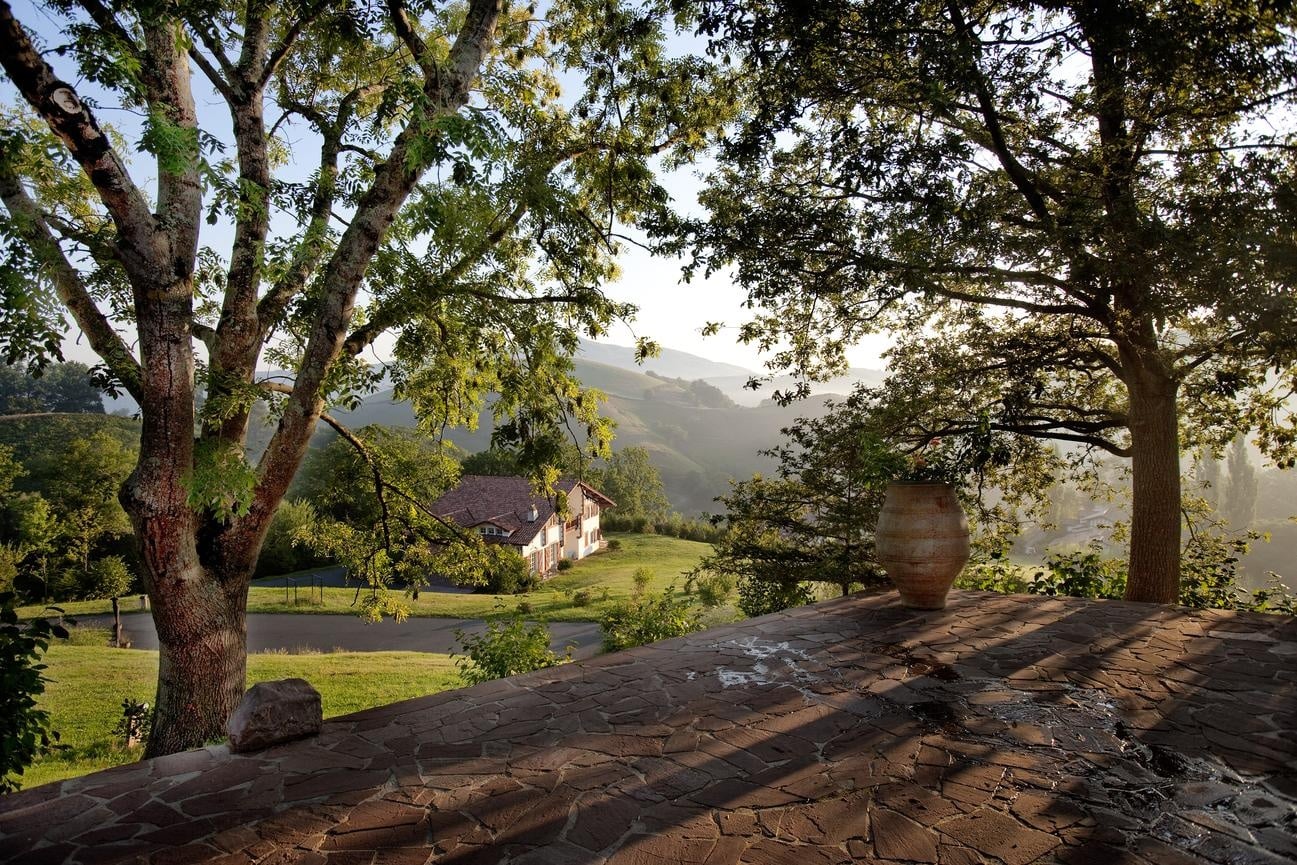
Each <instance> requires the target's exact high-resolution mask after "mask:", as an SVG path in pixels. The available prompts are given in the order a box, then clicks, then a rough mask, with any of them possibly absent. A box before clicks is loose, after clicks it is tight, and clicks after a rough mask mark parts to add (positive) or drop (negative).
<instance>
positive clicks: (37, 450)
mask: <svg viewBox="0 0 1297 865" xmlns="http://www.w3.org/2000/svg"><path fill="white" fill-rule="evenodd" d="M100 430H107V431H108V433H109V434H110V435H112V436H113V437H114V438H116V439H118V440H119V441H120V442H121V443H122V444H125V445H129V446H131V447H132V448H134V447H138V446H139V442H140V422H139V421H137V420H135V419H133V418H125V417H114V416H113V415H104V414H64V413H43V414H20V415H0V445H8V446H9V447H11V448H13V449H14V458H15V459H17V460H18V462H20V463H23V464H26V463H28V462H30V461H31V460H32V459H33V458H35V457H41V456H47V455H50V454H60V453H62V452H64V451H65V450H66V449H67V446H68V442H70V441H72V440H73V439H78V438H88V437H90V436H92V435H94V434H95V433H96V432H98V431H100ZM14 487H15V488H16V489H18V490H19V491H20V492H28V491H31V490H33V489H35V486H33V485H32V483H31V482H30V481H29V480H28V479H25V478H19V479H18V480H17V481H16V482H15V483H14Z"/></svg>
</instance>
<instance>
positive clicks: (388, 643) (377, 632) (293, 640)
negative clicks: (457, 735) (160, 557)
mask: <svg viewBox="0 0 1297 865" xmlns="http://www.w3.org/2000/svg"><path fill="white" fill-rule="evenodd" d="M77 624H78V625H87V626H90V627H95V628H110V629H111V628H112V625H113V617H112V616H107V615H105V616H77ZM122 628H123V630H125V631H126V638H127V639H128V640H130V641H131V645H132V646H133V647H134V648H136V649H156V648H157V647H158V634H157V631H156V630H154V628H153V617H152V616H149V615H142V614H139V613H135V614H132V615H128V616H122ZM457 628H461V629H463V630H464V631H465V632H471V633H478V632H481V631H483V630H485V628H486V623H485V622H483V621H482V620H480V619H433V618H414V617H411V618H409V619H406V620H405V621H404V622H401V623H399V624H398V623H396V622H393V621H391V620H390V619H389V620H387V621H385V622H380V623H378V624H375V625H370V624H366V623H365V622H364V621H362V620H361V619H359V618H357V617H356V616H348V615H336V614H294V613H249V614H248V651H249V652H264V651H267V650H278V649H287V650H289V651H290V652H291V651H294V650H297V649H313V650H315V651H320V652H330V651H333V650H335V649H338V650H341V651H345V652H441V653H449V652H453V651H455V650H456V649H458V648H459V643H458V642H457V641H456V639H455V630H456V629H457ZM549 632H550V634H551V635H552V636H553V638H554V639H553V642H552V644H551V645H552V646H553V648H554V650H555V651H559V652H561V651H562V650H563V648H564V647H565V646H568V645H572V646H575V647H576V651H575V652H574V653H573V654H574V655H575V656H576V657H579V658H588V657H591V656H592V655H595V654H596V653H597V652H598V651H599V643H600V640H601V639H602V634H601V633H600V631H599V625H598V624H596V623H595V622H554V623H552V624H551V625H550V626H549Z"/></svg>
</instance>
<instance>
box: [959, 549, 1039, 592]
mask: <svg viewBox="0 0 1297 865" xmlns="http://www.w3.org/2000/svg"><path fill="white" fill-rule="evenodd" d="M1030 585H1031V580H1029V579H1027V578H1026V577H1024V576H1023V574H1022V570H1021V569H1020V568H1018V567H1017V566H1016V565H1014V564H1013V563H1011V562H1010V561H1009V560H1008V559H1006V558H1004V557H1002V556H999V555H994V556H989V557H987V558H985V559H983V560H981V561H973V562H969V563H968V566H967V567H965V568H964V570H963V573H961V574H960V575H959V578H958V579H957V580H956V581H955V588H958V589H968V590H971V591H977V592H1002V593H1004V594H1010V595H1019V594H1025V593H1027V591H1028V588H1029V586H1030Z"/></svg>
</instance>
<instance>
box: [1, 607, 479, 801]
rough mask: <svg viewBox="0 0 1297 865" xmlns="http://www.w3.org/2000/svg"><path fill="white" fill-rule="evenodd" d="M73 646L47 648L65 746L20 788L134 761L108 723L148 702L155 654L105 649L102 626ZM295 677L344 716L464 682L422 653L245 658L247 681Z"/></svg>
mask: <svg viewBox="0 0 1297 865" xmlns="http://www.w3.org/2000/svg"><path fill="white" fill-rule="evenodd" d="M72 633H73V639H72V641H71V642H72V644H71V645H69V644H66V643H58V644H54V645H51V646H50V650H49V652H48V653H47V654H46V656H45V663H46V665H47V666H48V669H47V670H46V677H47V678H48V679H49V683H48V684H47V685H46V688H45V694H44V696H43V697H42V698H41V700H40V705H41V706H42V707H43V708H45V709H46V710H48V711H49V713H50V717H51V719H52V721H53V725H54V729H56V730H58V731H59V734H60V736H61V737H62V742H63V744H65V745H68V746H70V747H69V749H68V750H67V751H63V752H61V753H57V754H54V755H52V756H50V757H47V758H46V759H44V760H41V761H39V762H37V763H36V764H35V765H33V766H31V767H30V768H28V770H27V772H26V773H25V774H24V775H23V779H22V781H23V787H24V788H26V787H34V786H36V785H38V784H47V783H49V782H51V781H59V780H62V779H64V778H72V777H75V776H77V775H84V774H86V773H87V772H95V771H98V770H100V769H107V768H109V767H110V766H116V765H119V764H121V763H128V762H131V761H132V760H138V759H139V756H140V752H139V749H138V748H136V749H132V750H129V751H128V750H125V749H124V748H122V747H121V746H120V745H119V744H118V743H117V742H116V741H115V739H116V737H115V736H114V735H113V732H112V730H113V727H114V726H115V725H116V724H117V721H118V719H119V718H120V717H121V702H122V700H123V699H124V698H126V697H132V698H134V699H136V700H141V701H145V702H150V703H151V702H152V701H153V691H154V688H155V687H156V683H157V675H158V653H157V652H144V651H138V650H135V649H109V648H106V647H105V646H104V643H106V642H107V639H108V634H107V632H106V631H103V630H98V631H96V630H93V629H74V630H73V632H72ZM290 676H298V677H300V678H303V679H306V680H307V681H308V682H310V683H311V684H312V685H314V686H315V688H316V690H318V691H319V692H320V696H321V698H322V700H323V703H324V716H325V717H326V718H328V717H332V716H334V715H345V714H347V713H348V712H356V711H359V710H361V709H367V708H369V707H371V706H381V705H384V704H386V703H393V702H396V701H398V700H405V699H409V698H411V697H419V696H422V695H424V694H431V693H435V692H437V691H444V690H446V689H448V688H458V687H461V685H462V684H463V683H462V682H461V680H460V677H459V671H458V668H456V666H455V664H454V661H452V660H451V658H450V657H449V656H448V655H434V654H427V653H423V652H339V653H336V654H320V655H315V654H304V655H287V654H284V655H280V654H260V655H249V656H248V684H249V685H252V684H255V683H256V682H263V681H266V680H269V679H284V678H288V677H290Z"/></svg>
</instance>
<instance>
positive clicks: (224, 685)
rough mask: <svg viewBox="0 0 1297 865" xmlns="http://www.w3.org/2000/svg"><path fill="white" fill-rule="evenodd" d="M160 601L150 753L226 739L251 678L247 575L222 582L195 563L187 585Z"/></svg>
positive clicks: (156, 619)
mask: <svg viewBox="0 0 1297 865" xmlns="http://www.w3.org/2000/svg"><path fill="white" fill-rule="evenodd" d="M234 584H238V585H234ZM153 604H154V612H153V620H154V622H155V623H156V625H157V629H158V648H159V654H158V690H157V697H156V700H155V703H154V709H153V712H154V714H153V727H152V729H151V731H150V733H149V741H148V745H147V747H146V748H145V751H144V756H145V757H156V756H161V755H164V754H172V753H175V752H176V751H184V750H187V749H190V748H198V747H202V746H203V745H205V744H207V743H209V742H213V741H219V740H222V739H224V738H225V737H226V733H225V722H226V720H227V719H228V718H229V717H230V715H231V713H233V712H234V709H235V707H237V706H238V704H239V700H241V699H242V698H243V691H244V686H245V683H246V678H247V656H248V652H247V628H246V609H247V581H246V580H238V579H235V580H233V581H231V582H230V583H224V584H223V583H222V582H221V581H219V580H218V579H216V577H215V576H214V575H212V574H211V573H208V572H206V571H202V570H201V569H196V571H195V573H193V574H192V580H186V581H185V586H184V588H183V589H182V590H181V591H180V592H178V593H176V592H173V593H169V594H167V595H166V596H163V597H155V598H154V599H153Z"/></svg>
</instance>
